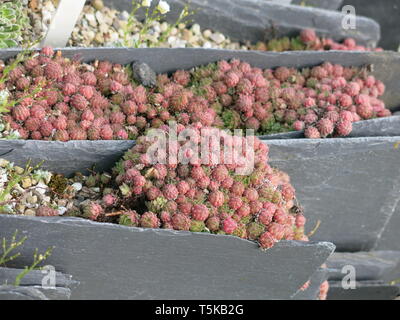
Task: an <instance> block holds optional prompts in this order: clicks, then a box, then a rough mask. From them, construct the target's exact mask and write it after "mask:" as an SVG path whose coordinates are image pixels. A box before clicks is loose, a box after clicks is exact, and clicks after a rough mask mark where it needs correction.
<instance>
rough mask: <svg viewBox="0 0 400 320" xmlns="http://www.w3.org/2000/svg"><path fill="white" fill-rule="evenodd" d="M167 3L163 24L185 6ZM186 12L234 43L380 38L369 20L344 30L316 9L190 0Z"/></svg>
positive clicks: (125, 2) (249, 0)
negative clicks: (308, 32)
mask: <svg viewBox="0 0 400 320" xmlns="http://www.w3.org/2000/svg"><path fill="white" fill-rule="evenodd" d="M168 2H169V4H170V5H171V12H170V14H168V16H167V20H168V21H169V22H175V21H176V19H177V17H178V15H179V14H180V12H181V10H182V9H183V7H184V5H185V4H186V3H187V2H186V1H184V0H170V1H168ZM335 2H336V1H335ZM106 4H109V5H111V6H113V7H116V8H118V9H120V10H128V11H130V8H131V0H107V1H106ZM190 8H191V9H192V10H195V13H194V15H193V16H192V17H191V19H192V20H193V21H195V22H196V23H198V24H200V26H202V27H203V28H204V29H206V28H209V29H213V30H216V31H220V32H222V33H224V34H226V35H228V36H229V37H231V38H232V39H233V40H237V41H251V42H257V41H262V40H263V39H265V38H272V37H274V36H285V35H298V33H299V31H300V30H302V29H306V28H313V29H315V30H316V31H317V32H318V33H319V34H320V35H325V36H330V37H332V38H334V39H336V40H342V39H343V38H346V37H349V36H351V37H354V38H356V39H357V41H358V42H359V43H361V44H366V45H370V46H375V44H376V43H377V42H378V40H379V38H380V28H379V25H378V24H377V23H376V22H375V21H374V20H372V19H368V18H365V17H361V16H357V17H356V27H357V29H356V30H351V29H350V30H345V29H343V28H342V20H343V15H342V14H341V13H339V12H335V11H331V10H323V9H319V8H312V7H302V6H293V5H282V4H278V3H276V2H269V1H259V0H191V1H190Z"/></svg>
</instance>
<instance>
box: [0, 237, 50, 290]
mask: <svg viewBox="0 0 400 320" xmlns="http://www.w3.org/2000/svg"><path fill="white" fill-rule="evenodd" d="M17 235H18V230H16V231H15V232H14V234H13V236H12V237H11V241H10V242H8V241H7V240H6V238H3V241H2V253H1V255H0V266H2V267H5V264H6V263H8V262H11V261H13V260H15V259H16V258H18V257H19V256H21V253H20V252H15V251H16V250H17V249H18V248H19V247H21V246H22V245H23V244H24V243H25V241H26V240H27V239H28V238H27V237H26V236H25V237H22V238H21V239H19V240H18V239H17ZM38 251H39V250H38V249H35V252H34V254H33V262H32V263H31V265H29V266H25V268H24V270H23V271H22V272H21V273H20V274H18V275H17V277H16V278H15V282H14V285H15V286H19V285H20V284H21V280H22V279H23V278H24V277H25V276H26V275H27V274H28V273H29V272H31V271H33V270H35V269H38V268H37V267H38V265H39V264H40V263H42V262H43V261H45V260H46V259H47V258H48V257H49V256H50V255H51V253H52V251H53V247H49V248H47V250H46V251H45V252H44V253H39V252H38Z"/></svg>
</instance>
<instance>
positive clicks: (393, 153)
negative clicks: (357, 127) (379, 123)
mask: <svg viewBox="0 0 400 320" xmlns="http://www.w3.org/2000/svg"><path fill="white" fill-rule="evenodd" d="M399 141H400V137H386V138H385V137H383V138H378V137H376V138H352V139H325V140H321V139H320V140H309V139H298V140H270V141H267V144H268V145H269V147H270V159H271V161H270V163H271V165H272V166H274V167H277V168H279V169H282V170H283V171H285V172H287V173H288V174H289V176H290V177H291V180H292V184H293V185H294V187H295V188H296V194H297V197H298V200H299V202H300V204H301V205H302V206H303V207H304V212H305V215H306V216H307V217H308V223H307V225H308V231H310V229H313V227H314V226H315V225H316V223H317V220H320V221H321V225H320V226H319V228H318V229H317V231H316V232H315V234H314V236H313V237H312V239H313V240H316V241H318V240H322V239H323V240H327V241H331V242H334V243H335V245H336V246H337V250H338V251H347V252H354V251H369V250H371V249H372V248H373V247H374V245H375V244H376V242H377V240H378V239H379V237H380V236H381V234H382V233H383V231H384V227H385V226H386V225H387V223H388V222H389V219H390V218H391V216H392V214H393V213H394V211H395V208H396V205H397V203H398V201H399V197H400V166H399V165H398V164H399V157H400V148H396V146H397V144H398V142H399Z"/></svg>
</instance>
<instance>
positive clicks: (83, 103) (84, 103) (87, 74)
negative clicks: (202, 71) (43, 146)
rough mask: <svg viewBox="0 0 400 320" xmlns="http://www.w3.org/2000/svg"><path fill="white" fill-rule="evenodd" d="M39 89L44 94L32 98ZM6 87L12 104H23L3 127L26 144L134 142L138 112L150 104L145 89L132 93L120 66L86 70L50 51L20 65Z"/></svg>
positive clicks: (100, 65) (99, 65)
mask: <svg viewBox="0 0 400 320" xmlns="http://www.w3.org/2000/svg"><path fill="white" fill-rule="evenodd" d="M38 84H40V85H41V86H42V90H41V91H40V92H39V93H38V94H35V95H29V93H31V92H33V91H34V90H35V88H36V86H38ZM5 86H6V88H7V90H8V92H9V94H10V99H12V100H18V101H19V103H18V104H17V105H15V106H14V107H13V108H12V110H11V113H10V114H7V115H4V116H3V117H2V118H3V122H5V123H7V125H8V126H9V127H11V129H13V130H17V131H18V132H19V135H20V136H21V138H23V139H28V138H30V139H35V140H59V141H67V140H86V139H88V140H99V139H102V140H111V139H128V138H129V137H131V138H135V137H136V134H137V128H136V126H133V124H134V123H135V122H136V117H135V115H136V112H137V108H138V107H139V106H141V105H142V104H144V103H146V102H147V96H146V90H145V88H144V87H142V86H135V87H133V85H132V84H131V81H130V79H129V76H128V74H127V73H126V71H125V68H124V67H122V66H121V65H119V64H112V63H110V62H108V61H95V62H93V63H92V64H85V63H81V62H79V61H75V60H71V59H68V58H64V57H62V56H61V53H60V52H58V53H57V54H55V53H54V51H53V50H52V49H51V48H48V47H46V48H43V49H42V50H41V52H40V53H35V52H34V53H32V54H31V56H30V57H29V58H28V59H26V60H25V61H24V62H23V63H20V64H18V65H17V66H16V67H15V68H14V69H13V70H12V71H11V72H10V73H9V75H8V80H7V81H6V82H5Z"/></svg>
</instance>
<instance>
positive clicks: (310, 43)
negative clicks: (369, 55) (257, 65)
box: [255, 29, 382, 52]
mask: <svg viewBox="0 0 400 320" xmlns="http://www.w3.org/2000/svg"><path fill="white" fill-rule="evenodd" d="M255 49H259V50H266V51H279V52H280V51H290V50H318V51H323V50H355V51H382V48H375V49H370V48H367V47H364V46H361V45H359V44H357V42H356V41H355V40H354V39H353V38H346V39H344V40H343V42H341V43H339V42H336V41H334V40H333V39H331V38H325V37H318V36H317V34H316V33H315V31H314V30H313V29H304V30H302V31H301V32H300V35H299V36H297V37H294V38H289V37H282V38H276V39H272V40H270V41H268V42H267V43H263V42H259V43H258V44H257V45H256V46H255Z"/></svg>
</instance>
